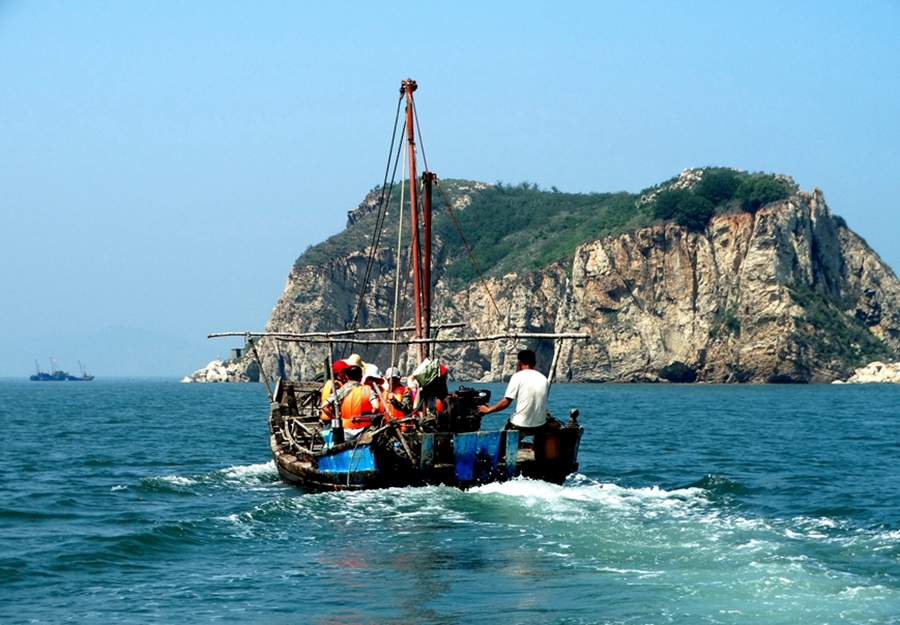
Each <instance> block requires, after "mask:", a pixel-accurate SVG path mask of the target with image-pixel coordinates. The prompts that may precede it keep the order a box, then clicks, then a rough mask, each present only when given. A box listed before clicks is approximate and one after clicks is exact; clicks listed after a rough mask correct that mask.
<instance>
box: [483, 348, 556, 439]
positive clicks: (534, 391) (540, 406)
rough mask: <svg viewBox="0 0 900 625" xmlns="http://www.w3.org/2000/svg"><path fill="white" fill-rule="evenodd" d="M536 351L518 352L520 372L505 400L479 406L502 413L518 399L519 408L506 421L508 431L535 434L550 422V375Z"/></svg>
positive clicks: (485, 410) (507, 390)
mask: <svg viewBox="0 0 900 625" xmlns="http://www.w3.org/2000/svg"><path fill="white" fill-rule="evenodd" d="M536 363H537V359H536V358H535V355H534V352H533V351H531V350H530V349H525V350H522V351H521V352H519V354H518V371H517V372H516V373H514V374H513V376H512V377H511V378H510V379H509V386H507V387H506V392H505V393H504V394H503V399H501V400H500V401H498V402H497V403H496V404H494V405H493V406H479V407H478V410H480V411H481V414H490V413H492V412H499V411H500V410H503V409H504V408H506V407H507V406H509V405H510V404H511V403H512V402H513V401H514V400H515V402H516V410H515V412H513V415H512V416H511V417H510V418H509V422H508V423H507V424H506V429H507V430H513V429H515V430H519V431H520V432H522V434H533V433H534V432H535V431H537V430H539V429H540V428H542V427H544V425H545V424H546V423H547V394H548V393H549V392H550V389H549V384H548V382H547V378H546V376H544V374H543V373H541V372H540V371H537V370H536V369H535V368H534V366H535V364H536Z"/></svg>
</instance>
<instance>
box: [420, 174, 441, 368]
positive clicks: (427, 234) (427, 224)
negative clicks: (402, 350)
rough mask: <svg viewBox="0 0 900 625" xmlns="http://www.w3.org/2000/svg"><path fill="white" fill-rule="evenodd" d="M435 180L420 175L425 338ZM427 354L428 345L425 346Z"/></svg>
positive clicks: (428, 333) (427, 333)
mask: <svg viewBox="0 0 900 625" xmlns="http://www.w3.org/2000/svg"><path fill="white" fill-rule="evenodd" d="M435 178H437V176H435V175H434V174H433V173H431V172H430V171H425V172H423V173H422V180H423V181H424V182H425V210H424V215H423V219H422V222H423V223H422V225H423V226H424V238H425V250H424V257H423V259H422V270H423V271H422V330H423V331H424V333H425V336H426V337H430V336H431V183H432V182H433V181H434V179H435ZM424 347H425V353H426V355H427V354H428V351H429V349H428V345H427V344H426V345H425V346H424Z"/></svg>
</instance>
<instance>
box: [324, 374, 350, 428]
mask: <svg viewBox="0 0 900 625" xmlns="http://www.w3.org/2000/svg"><path fill="white" fill-rule="evenodd" d="M347 367H349V365H348V364H347V361H346V360H336V361H335V362H334V364H332V365H331V370H332V371H333V372H334V386H336V387H337V388H341V386H343V385H344V383H345V382H346V381H347ZM334 393H335V389H334V387H333V386H332V379H331V378H329V379H327V380H325V384H324V385H322V396H321V401H320V402H319V420H320V421H321V422H322V424H323V425H329V424H330V423H331V418H332V415H331V411H329V410H326V406H327V404H328V400H329V399H330V398H331V397H333V396H334Z"/></svg>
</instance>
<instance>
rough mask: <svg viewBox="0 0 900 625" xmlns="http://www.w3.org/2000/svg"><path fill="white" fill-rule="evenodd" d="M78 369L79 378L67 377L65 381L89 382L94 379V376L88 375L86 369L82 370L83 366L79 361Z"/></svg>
mask: <svg viewBox="0 0 900 625" xmlns="http://www.w3.org/2000/svg"><path fill="white" fill-rule="evenodd" d="M78 368H79V369H81V376H80V377H79V376H74V375H68V374H66V375H67V377H66V379H67V380H69V382H90V381H91V380H93V379H94V376H92V375H88V372H87V369H85V368H84V365H83V364H81V361H80V360H79V361H78Z"/></svg>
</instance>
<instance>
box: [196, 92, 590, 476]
mask: <svg viewBox="0 0 900 625" xmlns="http://www.w3.org/2000/svg"><path fill="white" fill-rule="evenodd" d="M416 88H417V85H416V82H415V81H413V80H411V79H407V80H404V81H402V82H401V89H400V102H398V107H397V116H398V119H399V117H400V109H401V104H402V103H403V102H404V101H405V104H406V109H405V123H404V125H403V129H402V130H401V132H400V136H401V137H402V136H403V135H404V133H405V140H401V141H400V142H398V146H401V145H403V146H404V147H405V148H406V151H407V157H408V158H407V161H408V167H409V172H408V173H409V175H408V180H409V181H411V182H410V184H409V197H408V204H409V215H410V221H411V230H410V233H409V237H410V244H409V257H410V259H411V262H410V263H409V265H410V266H411V282H412V285H413V289H412V290H413V304H414V306H413V308H414V311H413V312H412V316H413V321H414V323H412V324H407V325H403V326H401V325H400V324H399V323H397V321H396V317H395V323H394V325H393V326H392V327H385V328H359V327H357V317H356V316H354V319H353V321H352V322H351V323H350V327H349V328H344V329H341V330H335V331H332V332H307V333H302V334H300V333H276V332H221V333H216V334H210V335H209V338H214V337H223V336H243V337H244V338H245V340H246V343H247V345H248V347H249V348H250V351H251V353H252V354H253V356H254V357H255V359H256V360H257V363H258V364H259V369H260V374H261V378H262V381H263V382H264V384H265V387H266V392H267V394H268V396H269V401H270V411H269V443H270V448H271V451H272V456H273V458H274V461H275V466H276V468H277V470H278V474H279V475H280V476H281V478H282V480H284V481H285V482H287V483H289V484H293V485H296V486H299V487H302V488H304V489H306V490H308V491H336V490H364V489H373V488H387V487H407V486H427V485H441V484H443V485H448V486H455V487H459V488H468V487H471V486H474V485H478V484H485V483H490V482H502V481H506V480H511V479H514V478H516V477H525V478H531V479H537V480H545V481H548V482H553V483H557V484H561V483H563V482H564V481H565V479H566V478H567V477H568V476H569V475H570V474H572V473H573V472H574V471H576V470H577V468H578V448H579V444H580V441H581V437H582V434H583V431H584V430H583V428H582V426H581V425H580V424H579V423H578V410H577V409H572V410H570V413H569V416H568V420H567V421H565V422H562V421H559V420H557V419H555V418H553V417H552V416H551V415H550V414H549V413H547V423H546V425H545V426H542V427H541V428H539V429H538V430H537V431H534V432H530V433H529V434H528V435H525V434H522V432H520V431H519V430H516V429H493V430H484V429H482V428H481V420H482V413H481V411H480V410H479V406H481V405H486V404H487V403H489V401H490V395H491V394H490V391H489V390H485V389H475V388H469V387H465V386H460V387H459V388H458V389H457V390H456V391H453V392H450V391H449V390H448V389H447V385H446V373H445V370H444V369H443V368H442V367H440V365H439V362H438V360H437V359H436V358H433V356H434V354H433V353H432V351H431V350H432V348H433V346H435V345H437V344H441V343H446V342H451V343H452V342H480V341H492V340H493V341H496V340H506V341H513V342H518V341H527V340H554V341H557V342H558V341H563V340H570V339H584V338H588V336H587V335H586V334H577V333H570V334H566V333H558V334H550V333H525V332H514V331H510V330H508V329H505V330H504V331H502V332H498V333H494V334H491V335H487V336H463V337H452V338H449V337H443V338H438V336H437V335H438V332H439V331H441V330H444V329H446V328H449V327H451V326H452V327H460V326H464V325H465V324H444V325H441V324H432V321H431V289H432V276H431V262H432V259H431V213H432V187H433V185H435V184H438V185H439V182H438V179H437V176H436V175H435V174H433V173H432V172H430V171H428V170H427V164H426V167H425V168H423V169H424V171H423V174H422V177H421V182H420V181H419V177H418V175H417V166H418V163H417V150H416V143H415V137H416V132H415V131H416V129H417V123H418V118H417V115H416V111H415V101H414V96H413V94H414V92H415V91H416ZM397 126H398V124H397V122H396V120H395V124H394V127H395V129H396V128H397ZM399 149H400V148H399V147H398V151H397V156H396V159H397V160H399V158H400V152H399ZM393 150H394V142H393V141H392V144H391V151H392V152H391V153H392V156H391V157H389V158H393ZM397 160H395V161H394V162H395V163H396V162H397ZM407 161H404V164H407ZM390 162H391V161H390V160H389V164H390ZM395 170H396V167H395ZM385 178H386V180H385V182H387V174H386V175H385ZM405 179H407V178H405V177H404V180H405ZM420 185H421V189H420ZM393 188H394V185H393V181H392V184H390V185H387V184H385V185H383V186H382V189H393ZM442 193H443V192H442ZM400 196H401V198H403V196H404V192H403V191H402V186H401V192H400ZM387 201H389V198H388V200H384V198H382V205H384V206H386V205H387V204H386V202H387ZM401 201H403V199H401ZM445 205H446V206H447V207H448V210H449V208H450V203H449V202H447V201H445ZM404 210H405V209H404ZM376 234H378V233H376ZM420 239H421V240H420ZM372 241H373V243H372V248H373V251H374V248H375V245H376V242H377V241H378V236H373V237H372ZM398 246H399V243H398ZM398 251H399V250H398ZM372 256H374V253H373V254H370V257H372ZM472 260H473V262H474V257H472ZM397 271H398V276H399V271H400V269H399V267H398V269H397ZM367 273H368V272H367ZM398 283H399V278H398ZM485 288H487V287H486V286H485ZM364 292H365V281H364V283H363V286H362V288H361V289H360V298H362V296H363V293H364ZM397 292H398V293H399V289H397ZM395 308H396V305H395ZM358 309H359V307H358V308H357V310H358ZM261 337H265V338H267V339H269V340H274V341H298V342H306V343H324V344H326V345H327V347H328V350H327V353H328V354H329V356H328V358H327V360H326V362H325V363H324V366H323V369H324V371H323V373H324V376H325V377H330V379H331V384H332V388H334V383H335V381H334V373H333V371H334V367H333V366H332V363H333V362H334V361H336V360H338V354H340V353H344V351H343V350H346V349H347V348H348V346H352V347H355V348H356V349H365V348H366V347H369V346H376V345H379V346H384V345H391V346H394V347H403V348H405V349H407V350H411V351H412V350H414V351H415V357H416V360H417V362H418V363H419V366H418V367H417V368H416V371H415V372H414V374H413V375H412V376H410V377H411V378H413V377H414V379H415V381H416V384H415V386H416V387H417V389H418V390H417V399H416V405H415V409H414V410H411V411H409V412H408V413H406V414H405V416H403V417H402V418H392V419H384V420H382V419H379V418H375V419H373V421H372V424H371V425H370V426H368V427H366V428H365V429H364V431H363V432H362V433H361V434H360V435H359V436H358V437H356V438H354V439H353V440H348V441H346V442H344V441H343V436H342V432H341V428H340V423H341V420H340V418H339V415H338V416H337V418H335V419H333V420H332V421H331V422H329V423H333V424H334V425H333V426H331V425H328V426H326V425H325V424H323V422H322V421H321V420H320V411H321V406H322V399H323V397H322V389H323V382H324V380H320V381H297V380H286V379H283V378H282V379H279V380H277V381H276V382H275V384H274V388H273V386H272V384H270V381H269V379H268V376H267V375H266V371H265V367H264V366H263V359H261V358H260V355H259V351H258V350H257V341H258V340H259V339H260V338H261ZM559 352H560V350H559V345H558V343H557V349H555V350H554V358H553V364H552V365H551V371H550V376H549V377H550V382H549V383H548V386H549V384H552V379H553V375H554V372H555V368H556V362H557V356H558V354H559ZM335 404H338V402H335Z"/></svg>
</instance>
